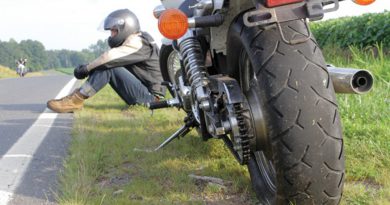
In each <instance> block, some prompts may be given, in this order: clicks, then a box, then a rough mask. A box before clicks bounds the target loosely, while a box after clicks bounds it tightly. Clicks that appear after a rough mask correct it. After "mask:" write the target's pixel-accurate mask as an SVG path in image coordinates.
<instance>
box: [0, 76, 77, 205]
mask: <svg viewBox="0 0 390 205" xmlns="http://www.w3.org/2000/svg"><path fill="white" fill-rule="evenodd" d="M75 83H76V78H72V80H70V81H69V82H68V83H67V84H66V85H65V87H64V88H62V90H61V91H60V92H59V93H58V95H57V96H56V98H61V97H63V96H65V95H67V94H68V93H69V92H70V91H71V89H72V88H73V86H74V84H75ZM57 115H58V114H57V113H53V112H52V111H50V110H49V109H45V110H44V111H43V113H42V114H41V115H40V116H39V117H38V119H37V120H36V121H35V122H34V123H33V124H32V125H31V127H30V128H29V129H28V130H27V131H26V132H25V133H24V134H23V136H22V137H21V138H19V140H18V141H17V142H16V143H15V144H14V145H13V146H12V147H11V148H10V149H9V150H8V152H7V153H6V154H4V155H3V156H1V158H0V205H7V203H8V202H9V201H10V200H11V199H12V195H13V192H14V191H15V190H16V188H17V187H18V186H19V184H20V181H21V179H23V176H24V174H25V172H26V170H27V168H28V166H29V164H30V162H31V160H32V157H33V156H34V153H35V152H36V150H37V149H38V147H39V146H40V144H41V143H42V141H43V140H44V139H45V137H46V134H47V133H48V132H49V130H50V128H51V126H52V124H53V122H54V120H55V119H56V117H57ZM36 125H39V126H36ZM42 125H44V126H42Z"/></svg>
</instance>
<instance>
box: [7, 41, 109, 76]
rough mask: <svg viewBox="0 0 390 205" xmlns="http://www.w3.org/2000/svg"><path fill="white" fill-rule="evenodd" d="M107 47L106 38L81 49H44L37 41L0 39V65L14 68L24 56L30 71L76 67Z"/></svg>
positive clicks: (93, 57)
mask: <svg viewBox="0 0 390 205" xmlns="http://www.w3.org/2000/svg"><path fill="white" fill-rule="evenodd" d="M107 49H108V45H107V42H106V40H104V41H103V40H99V41H97V42H96V44H93V45H90V46H89V48H87V49H83V50H82V51H72V50H66V49H62V50H46V49H45V47H44V45H43V44H42V43H41V42H39V41H34V40H22V41H20V43H18V42H17V41H15V40H14V39H10V40H9V41H0V65H3V66H6V67H9V68H11V69H15V67H16V61H17V60H18V59H20V58H23V59H24V58H26V59H27V64H26V67H27V68H28V69H30V70H31V71H40V70H47V69H52V68H69V67H76V66H78V65H80V64H84V63H88V62H90V61H91V60H93V59H95V58H96V57H98V56H99V55H100V54H102V53H103V52H104V51H105V50H107Z"/></svg>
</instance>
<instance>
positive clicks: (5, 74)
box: [0, 65, 18, 79]
mask: <svg viewBox="0 0 390 205" xmlns="http://www.w3.org/2000/svg"><path fill="white" fill-rule="evenodd" d="M15 77H18V74H16V72H15V71H14V70H11V69H9V68H7V67H4V66H1V65H0V79H1V78H15Z"/></svg>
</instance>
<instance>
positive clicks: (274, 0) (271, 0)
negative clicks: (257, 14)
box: [266, 0, 303, 7]
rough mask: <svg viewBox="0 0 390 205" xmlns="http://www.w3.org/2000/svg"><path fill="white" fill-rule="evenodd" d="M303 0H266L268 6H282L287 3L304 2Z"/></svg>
mask: <svg viewBox="0 0 390 205" xmlns="http://www.w3.org/2000/svg"><path fill="white" fill-rule="evenodd" d="M302 1H303V0H266V4H267V7H275V6H281V5H285V4H292V3H297V2H302Z"/></svg>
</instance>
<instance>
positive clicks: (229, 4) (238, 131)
mask: <svg viewBox="0 0 390 205" xmlns="http://www.w3.org/2000/svg"><path fill="white" fill-rule="evenodd" d="M339 1H341V0H234V1H231V0H230V1H229V0H162V1H161V3H162V5H160V6H158V7H156V8H155V9H154V15H155V16H156V17H157V18H158V19H159V23H158V26H159V30H160V32H161V33H162V34H163V36H165V37H166V39H165V40H164V42H163V45H162V47H161V50H160V67H161V71H162V74H163V77H164V80H165V81H166V82H165V85H167V86H168V88H169V91H170V93H171V95H172V96H173V98H171V99H168V100H165V101H159V102H153V103H150V104H149V108H150V109H160V108H166V107H178V108H180V109H182V110H184V111H185V112H186V114H187V115H186V117H185V119H184V125H183V126H182V127H181V128H180V129H179V130H178V131H177V132H175V133H174V134H173V135H172V136H170V137H169V138H167V139H166V140H165V141H164V142H163V143H162V144H161V145H160V146H159V147H157V148H156V150H159V149H161V148H163V147H165V146H166V145H167V144H168V143H170V142H171V141H172V140H174V139H175V138H179V137H183V136H185V135H186V134H187V133H188V132H189V131H190V130H191V129H193V128H194V129H196V130H197V131H198V133H199V135H200V136H201V137H202V138H203V139H204V140H205V141H207V140H208V139H212V138H213V139H221V140H223V141H224V143H225V145H226V146H227V147H228V148H229V150H230V151H231V153H232V154H233V156H234V157H235V159H236V160H237V161H238V163H239V164H241V165H245V166H247V167H248V171H249V174H250V178H251V183H252V187H253V190H254V192H255V193H256V196H257V198H258V199H259V201H260V203H261V204H287V203H293V204H325V203H326V204H338V203H339V202H340V200H341V196H342V190H343V184H344V180H345V165H344V150H343V148H344V142H343V138H342V130H341V122H340V116H339V111H338V105H337V102H336V97H335V92H336V93H355V94H363V93H367V92H369V91H370V89H371V88H372V85H373V77H372V75H371V74H370V73H369V72H368V71H366V70H361V69H343V68H337V67H334V66H332V65H327V64H326V63H325V60H324V58H323V55H322V53H321V49H320V48H319V46H318V45H317V42H316V40H315V38H314V37H313V36H312V33H311V32H310V29H309V26H308V22H307V19H309V20H310V21H315V20H320V19H322V18H323V16H324V13H326V12H331V11H335V10H337V9H338V7H339ZM356 1H360V0H356ZM366 1H367V0H366Z"/></svg>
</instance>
